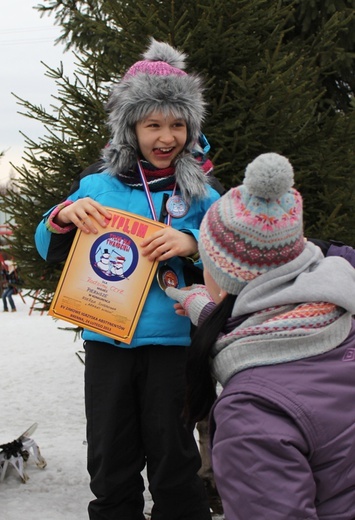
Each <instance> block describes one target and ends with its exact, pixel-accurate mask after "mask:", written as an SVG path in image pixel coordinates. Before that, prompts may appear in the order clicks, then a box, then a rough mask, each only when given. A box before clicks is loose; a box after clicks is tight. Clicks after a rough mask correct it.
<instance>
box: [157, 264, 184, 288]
mask: <svg viewBox="0 0 355 520" xmlns="http://www.w3.org/2000/svg"><path fill="white" fill-rule="evenodd" d="M157 280H158V284H159V287H160V289H162V290H163V291H165V289H166V288H167V287H175V288H177V287H178V285H179V279H178V277H177V274H176V273H175V271H174V269H172V268H171V267H169V266H168V265H166V264H165V265H162V266H161V267H159V269H158V273H157Z"/></svg>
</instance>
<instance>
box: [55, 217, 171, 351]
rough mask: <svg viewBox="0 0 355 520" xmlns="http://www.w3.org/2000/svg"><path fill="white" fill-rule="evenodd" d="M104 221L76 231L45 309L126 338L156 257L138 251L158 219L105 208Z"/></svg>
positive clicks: (134, 322)
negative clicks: (106, 217)
mask: <svg viewBox="0 0 355 520" xmlns="http://www.w3.org/2000/svg"><path fill="white" fill-rule="evenodd" d="M107 209H108V210H109V211H110V213H111V215H112V218H111V220H110V221H109V222H108V224H107V227H105V228H104V227H101V226H100V225H99V224H97V222H96V221H95V226H96V227H97V229H98V230H99V232H98V234H95V235H94V234H93V233H90V234H86V233H83V232H82V231H80V230H79V229H78V230H77V232H76V235H75V238H74V241H73V244H72V246H71V249H70V252H69V255H68V258H67V260H66V262H65V265H64V268H63V271H62V274H61V277H60V280H59V282H58V286H57V288H56V291H55V294H54V297H53V300H52V303H51V306H50V309H49V314H50V315H51V316H54V317H55V318H59V319H62V320H65V321H69V322H70V323H73V324H75V325H78V326H80V327H83V328H86V329H90V330H93V331H95V332H98V333H100V334H103V335H105V336H108V337H111V338H114V339H115V340H117V341H122V342H123V343H128V344H129V343H130V342H131V341H132V337H133V334H134V331H135V329H136V326H137V323H138V320H139V317H140V314H141V312H142V309H143V306H144V302H145V300H146V298H147V295H148V291H149V288H150V286H151V283H152V281H153V278H154V275H155V272H156V269H157V266H158V262H157V261H154V262H152V261H150V260H148V259H147V258H146V257H143V256H142V255H141V254H140V250H139V245H140V243H141V241H142V240H143V239H145V238H147V237H148V236H149V235H151V234H153V233H155V232H156V231H158V230H159V229H162V228H164V227H166V225H165V224H163V223H162V222H157V221H155V220H151V219H148V218H144V217H141V216H139V215H135V214H133V213H128V212H126V211H120V210H116V209H113V208H107Z"/></svg>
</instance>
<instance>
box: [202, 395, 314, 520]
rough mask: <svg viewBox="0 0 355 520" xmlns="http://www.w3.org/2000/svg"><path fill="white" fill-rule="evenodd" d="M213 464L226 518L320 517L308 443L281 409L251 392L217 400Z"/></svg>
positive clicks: (279, 519)
mask: <svg viewBox="0 0 355 520" xmlns="http://www.w3.org/2000/svg"><path fill="white" fill-rule="evenodd" d="M211 427H212V435H213V437H212V466H213V471H214V475H215V479H216V484H217V488H218V491H219V493H220V495H221V498H222V502H223V508H224V511H225V516H226V518H228V520H250V519H251V518H270V519H271V518H272V520H285V518H287V519H289V520H296V519H297V520H306V519H307V520H316V519H318V515H317V511H316V508H315V493H316V490H315V482H314V479H313V475H312V471H311V468H310V466H309V463H308V460H307V452H308V449H309V448H308V446H307V444H306V441H305V439H304V436H303V435H302V434H301V431H299V429H298V428H297V425H296V424H295V423H294V422H293V421H292V420H291V419H290V418H289V417H288V416H287V415H286V414H285V413H284V412H283V411H282V410H280V409H274V408H273V407H272V406H271V405H269V404H268V403H267V402H265V401H263V400H262V399H257V398H256V397H255V398H254V397H253V396H251V395H248V394H238V395H229V396H226V397H224V398H223V399H220V400H219V401H217V403H216V405H215V407H214V410H213V415H212V424H211Z"/></svg>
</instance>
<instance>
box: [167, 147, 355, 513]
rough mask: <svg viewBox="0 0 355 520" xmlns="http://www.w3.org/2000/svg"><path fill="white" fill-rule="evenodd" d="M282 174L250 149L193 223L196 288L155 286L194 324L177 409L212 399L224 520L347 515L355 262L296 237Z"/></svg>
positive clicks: (298, 216)
mask: <svg viewBox="0 0 355 520" xmlns="http://www.w3.org/2000/svg"><path fill="white" fill-rule="evenodd" d="M293 182H294V179H293V169H292V166H291V164H290V163H289V161H288V160H287V159H286V158H285V157H283V156H280V155H278V154H274V153H268V154H263V155H260V156H259V157H257V158H256V159H255V160H254V161H253V162H252V163H251V164H249V165H248V167H247V169H246V173H245V179H244V182H243V185H242V186H239V187H236V188H233V189H231V190H230V191H229V192H228V193H227V194H226V195H224V196H223V197H222V198H221V199H220V200H218V201H217V202H216V203H214V204H213V206H212V207H211V208H210V209H209V210H208V212H207V214H206V215H205V217H204V219H203V221H202V224H201V229H200V238H199V251H200V255H201V259H202V261H203V264H204V277H205V285H204V286H203V285H193V286H192V287H191V288H189V289H187V290H180V289H176V288H167V289H166V293H167V294H168V295H169V296H170V297H171V298H173V299H174V300H176V301H178V303H177V304H175V308H176V312H177V314H180V315H187V316H189V317H190V319H191V321H192V322H193V323H194V324H195V325H197V330H196V332H195V334H194V337H193V341H192V345H191V348H190V351H189V359H188V364H187V382H188V393H187V401H186V407H185V416H186V418H187V421H188V422H189V423H194V422H195V421H196V420H199V419H201V418H202V417H204V416H206V414H207V413H208V412H209V410H210V409H211V407H212V409H211V415H210V425H211V432H210V433H211V447H212V466H213V470H214V475H215V480H216V484H217V488H218V491H219V493H220V495H221V498H222V503H223V508H224V513H225V518H226V520H250V519H262V518H263V519H264V518H265V519H272V520H290V519H297V520H300V519H304V520H306V519H307V520H310V519H312V520H316V519H324V520H325V519H327V520H328V519H332V520H333V519H334V520H335V519H337V520H340V519H341V520H352V519H354V518H355V407H354V401H355V385H354V376H355V325H354V320H353V314H354V313H355V298H354V294H355V270H354V269H353V267H352V266H351V265H350V263H349V262H348V261H347V260H345V259H344V258H340V257H336V256H328V257H327V258H324V256H323V254H322V252H321V250H320V248H319V247H317V246H316V245H314V244H313V243H311V242H309V241H306V240H305V238H304V236H303V216H302V198H301V195H300V194H299V193H298V192H297V191H296V190H295V189H294V188H293V187H292V186H293ZM215 380H217V381H218V382H219V383H220V384H221V385H222V387H223V389H222V392H221V394H220V395H219V397H218V398H217V399H216V393H215Z"/></svg>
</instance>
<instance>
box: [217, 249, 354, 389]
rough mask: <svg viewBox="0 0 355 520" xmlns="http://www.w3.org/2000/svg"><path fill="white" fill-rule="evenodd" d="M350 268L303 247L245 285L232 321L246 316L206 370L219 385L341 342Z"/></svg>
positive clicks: (350, 292) (346, 326)
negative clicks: (239, 374)
mask: <svg viewBox="0 0 355 520" xmlns="http://www.w3.org/2000/svg"><path fill="white" fill-rule="evenodd" d="M354 294H355V269H353V267H352V266H351V265H350V264H349V263H348V262H347V261H346V260H344V259H343V258H340V257H328V258H324V257H323V255H322V253H321V251H320V249H319V248H318V247H316V246H315V245H314V244H312V243H310V242H308V243H307V245H306V248H305V250H304V251H303V252H302V253H301V255H299V256H298V257H297V258H296V259H295V260H293V261H292V262H289V263H288V264H285V265H283V266H281V267H279V268H277V269H274V270H272V271H269V272H268V273H265V274H263V275H261V276H259V277H257V278H255V279H254V280H253V281H252V282H250V283H249V284H248V285H247V286H246V287H245V288H244V289H243V290H242V291H241V293H240V294H239V296H238V298H237V300H236V303H235V306H234V309H233V313H232V316H233V317H238V316H243V315H246V314H250V316H249V317H248V318H247V319H246V320H245V321H243V323H242V324H241V325H239V326H238V327H236V328H235V329H234V330H233V331H232V332H231V333H229V334H226V335H225V336H222V337H221V338H220V339H219V340H218V341H217V343H216V345H215V347H214V349H213V352H212V355H213V359H212V371H213V374H214V376H215V377H216V379H217V380H218V381H219V382H220V383H221V384H222V385H225V384H226V382H227V381H228V379H229V378H230V377H231V376H232V375H234V374H236V373H237V372H240V371H242V370H245V369H246V368H250V367H255V366H262V365H271V364H277V363H285V362H288V361H292V360H297V359H303V358H307V357H311V356H316V355H318V354H322V353H324V352H327V351H329V350H332V349H333V348H335V347H337V346H338V345H339V344H340V343H342V342H343V341H344V340H345V339H346V337H347V336H348V334H349V331H350V328H351V320H352V315H353V314H355V298H354Z"/></svg>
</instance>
